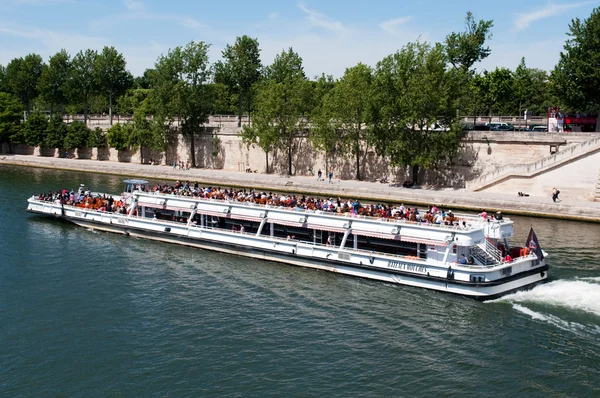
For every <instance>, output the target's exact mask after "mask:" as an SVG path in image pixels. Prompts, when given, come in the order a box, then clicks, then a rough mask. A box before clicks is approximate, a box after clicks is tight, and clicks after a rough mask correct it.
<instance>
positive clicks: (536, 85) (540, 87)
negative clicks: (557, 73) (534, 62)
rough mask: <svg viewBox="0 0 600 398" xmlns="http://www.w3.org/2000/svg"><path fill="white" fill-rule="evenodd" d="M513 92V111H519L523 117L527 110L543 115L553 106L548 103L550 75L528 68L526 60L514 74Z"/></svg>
mask: <svg viewBox="0 0 600 398" xmlns="http://www.w3.org/2000/svg"><path fill="white" fill-rule="evenodd" d="M512 91H513V94H512V95H513V102H514V104H513V111H517V112H518V113H517V114H518V115H523V112H524V111H525V110H529V111H531V112H532V114H534V115H543V114H545V113H546V112H547V111H548V107H549V106H550V105H551V104H550V103H549V102H548V74H547V73H546V71H544V70H541V69H533V68H528V67H527V65H526V64H525V58H521V62H520V63H519V66H517V69H515V71H514V73H513V90H512ZM513 114H514V113H513Z"/></svg>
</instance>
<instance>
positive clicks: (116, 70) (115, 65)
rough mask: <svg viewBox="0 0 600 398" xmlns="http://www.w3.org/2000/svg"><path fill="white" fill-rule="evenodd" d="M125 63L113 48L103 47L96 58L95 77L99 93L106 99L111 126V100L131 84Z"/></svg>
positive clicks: (131, 80) (130, 77)
mask: <svg viewBox="0 0 600 398" xmlns="http://www.w3.org/2000/svg"><path fill="white" fill-rule="evenodd" d="M126 66H127V63H126V62H125V58H124V57H123V54H121V53H119V52H118V51H117V50H116V49H115V48H114V47H104V48H103V49H102V52H101V53H100V54H99V55H98V56H97V57H96V62H95V76H96V78H97V80H98V88H99V91H101V92H102V93H104V94H105V95H106V96H107V97H108V115H109V117H110V124H111V126H112V123H113V117H112V108H113V98H114V97H115V96H119V95H121V94H123V93H124V92H125V91H127V89H128V88H129V87H131V85H132V84H133V78H132V76H131V74H130V73H129V72H128V71H127V70H126V69H125V68H126Z"/></svg>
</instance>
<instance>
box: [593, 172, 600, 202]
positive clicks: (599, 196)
mask: <svg viewBox="0 0 600 398" xmlns="http://www.w3.org/2000/svg"><path fill="white" fill-rule="evenodd" d="M594 201H596V202H600V169H598V180H596V192H595V193H594Z"/></svg>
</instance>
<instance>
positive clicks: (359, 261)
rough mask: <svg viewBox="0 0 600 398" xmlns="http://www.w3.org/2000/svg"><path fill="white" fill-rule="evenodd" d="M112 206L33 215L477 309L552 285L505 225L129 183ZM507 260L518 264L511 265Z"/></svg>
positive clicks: (540, 255) (36, 203)
mask: <svg viewBox="0 0 600 398" xmlns="http://www.w3.org/2000/svg"><path fill="white" fill-rule="evenodd" d="M94 195H97V194H94ZM101 196H102V195H101ZM112 197H113V199H114V200H116V201H121V202H122V203H123V204H124V208H123V211H122V212H105V211H99V210H98V209H93V208H85V207H81V206H69V205H66V204H61V202H60V201H50V202H49V201H44V200H40V198H39V197H35V196H34V197H31V198H30V199H29V200H28V206H27V210H28V211H29V212H32V213H36V214H42V215H51V216H53V217H56V218H60V219H64V220H68V221H70V222H73V223H75V224H77V225H80V226H83V227H86V228H91V229H94V230H100V231H107V232H114V233H120V234H124V235H128V236H134V237H140V238H147V239H153V240H158V241H162V242H168V243H175V244H180V245H187V246H192V247H197V248H201V249H208V250H216V251H220V252H225V253H230V254H236V255H242V256H248V257H253V258H260V259H264V260H270V261H277V262H282V263H288V264H293V265H298V266H303V267H308V268H315V269H320V270H326V271H331V272H337V273H340V274H346V275H351V276H357V277H363V278H369V279H375V280H379V281H384V282H389V283H395V284H401V285H409V286H415V287H421V288H427V289H432V290H437V291H441V292H447V293H454V294H459V295H463V296H468V297H472V298H475V299H478V300H489V299H494V298H497V297H500V296H502V295H505V294H508V293H511V292H514V291H517V290H521V289H527V288H531V287H533V286H535V285H537V284H539V283H542V282H543V281H545V280H546V279H547V278H548V265H547V264H546V262H545V259H544V256H545V253H544V252H543V251H542V250H541V248H540V246H539V242H538V241H537V237H536V236H535V232H533V229H532V230H531V231H530V236H529V238H528V241H527V243H526V245H525V248H523V247H512V248H511V247H510V246H509V242H508V239H509V238H511V237H512V236H513V233H514V228H513V222H512V221H511V220H509V219H507V218H504V219H502V220H496V219H486V220H484V219H482V218H479V217H476V216H467V215H462V216H459V220H460V221H461V223H460V224H461V225H460V226H456V225H437V224H431V223H418V222H410V221H406V220H396V219H381V218H372V217H363V216H350V215H348V213H346V215H339V214H336V213H328V212H319V211H310V210H295V209H290V208H283V207H272V206H265V205H258V204H253V203H247V202H235V201H226V200H215V199H202V198H199V197H189V196H179V195H172V194H170V195H167V194H160V193H156V192H149V191H148V190H147V182H146V181H143V180H127V181H126V182H125V190H124V193H123V194H121V195H113V196H112ZM125 207H126V210H125ZM462 221H464V222H465V223H464V224H463V223H462ZM507 253H508V254H510V255H511V257H512V258H509V257H503V255H504V254H507ZM465 258H468V259H469V261H468V262H467V263H466V264H465V263H463V262H464V260H463V259H465Z"/></svg>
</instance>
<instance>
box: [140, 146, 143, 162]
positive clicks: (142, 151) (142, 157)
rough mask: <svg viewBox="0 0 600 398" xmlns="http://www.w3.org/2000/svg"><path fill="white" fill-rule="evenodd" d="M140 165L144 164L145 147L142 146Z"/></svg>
mask: <svg viewBox="0 0 600 398" xmlns="http://www.w3.org/2000/svg"><path fill="white" fill-rule="evenodd" d="M140 164H144V146H143V145H140Z"/></svg>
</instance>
